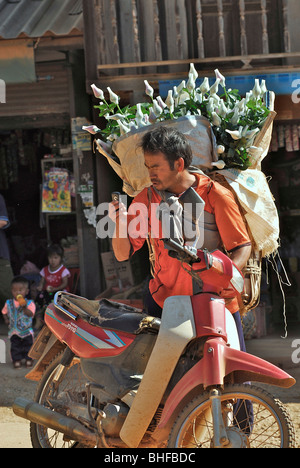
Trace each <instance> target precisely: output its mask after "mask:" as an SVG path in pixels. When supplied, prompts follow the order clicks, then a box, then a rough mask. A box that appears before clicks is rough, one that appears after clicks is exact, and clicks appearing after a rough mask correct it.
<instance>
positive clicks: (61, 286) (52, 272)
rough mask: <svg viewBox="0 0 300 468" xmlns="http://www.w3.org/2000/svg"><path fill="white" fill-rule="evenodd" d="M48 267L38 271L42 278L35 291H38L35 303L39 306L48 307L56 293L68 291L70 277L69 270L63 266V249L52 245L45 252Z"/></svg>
mask: <svg viewBox="0 0 300 468" xmlns="http://www.w3.org/2000/svg"><path fill="white" fill-rule="evenodd" d="M47 256H48V261H49V265H47V266H46V267H44V268H43V269H42V270H41V271H40V275H41V277H42V279H41V281H40V284H39V285H38V287H37V289H38V291H40V294H38V297H37V299H36V302H37V303H38V304H39V305H40V306H43V305H48V304H49V303H50V302H51V301H52V299H53V296H54V293H55V292H57V291H68V290H69V287H68V282H69V278H70V276H71V273H70V272H69V270H68V269H67V268H66V267H65V266H64V265H63V256H64V251H63V248H62V247H61V246H60V245H58V244H54V245H52V246H50V247H49V248H48V250H47Z"/></svg>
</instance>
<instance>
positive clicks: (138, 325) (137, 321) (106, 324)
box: [59, 292, 160, 334]
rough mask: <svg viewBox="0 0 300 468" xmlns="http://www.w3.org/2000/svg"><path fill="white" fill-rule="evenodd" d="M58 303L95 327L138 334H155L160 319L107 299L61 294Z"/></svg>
mask: <svg viewBox="0 0 300 468" xmlns="http://www.w3.org/2000/svg"><path fill="white" fill-rule="evenodd" d="M59 303H60V304H63V305H64V306H67V307H68V308H69V309H71V310H72V311H74V312H76V314H78V315H79V316H80V317H81V318H82V319H83V320H85V321H87V322H88V323H90V324H91V325H93V326H95V327H100V328H105V329H109V330H115V331H123V332H126V333H131V334H139V333H142V332H147V331H149V332H154V333H157V332H158V330H159V326H160V319H158V318H156V317H150V316H148V315H147V314H145V313H143V311H142V310H141V309H138V308H136V307H132V306H130V305H127V304H122V303H118V302H114V301H110V300H109V299H100V301H91V300H88V299H86V298H83V297H80V296H75V295H73V294H70V293H63V292H62V293H60V295H59Z"/></svg>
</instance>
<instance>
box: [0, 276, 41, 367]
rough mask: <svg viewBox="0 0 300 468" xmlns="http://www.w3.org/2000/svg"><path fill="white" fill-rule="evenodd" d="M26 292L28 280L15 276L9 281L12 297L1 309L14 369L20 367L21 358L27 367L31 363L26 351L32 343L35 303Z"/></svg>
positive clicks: (27, 290)
mask: <svg viewBox="0 0 300 468" xmlns="http://www.w3.org/2000/svg"><path fill="white" fill-rule="evenodd" d="M28 292H29V282H28V280H27V279H26V278H23V277H22V276H17V277H15V278H14V279H13V280H12V282H11V293H12V296H13V299H9V300H7V301H6V303H5V306H4V307H3V309H2V314H3V317H4V321H5V323H6V324H7V325H8V326H9V331H8V336H9V338H10V342H11V358H12V361H13V364H14V367H15V368H16V369H18V368H20V367H21V361H22V359H25V361H26V366H27V367H31V365H32V359H31V358H30V357H29V356H28V353H29V350H30V348H31V346H32V343H33V329H32V320H33V317H34V314H35V303H34V302H33V301H31V300H28V299H26V296H27V294H28Z"/></svg>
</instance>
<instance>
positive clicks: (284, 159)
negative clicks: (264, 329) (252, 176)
mask: <svg viewBox="0 0 300 468" xmlns="http://www.w3.org/2000/svg"><path fill="white" fill-rule="evenodd" d="M299 137H300V122H299V120H291V121H286V122H285V121H279V122H277V124H276V125H275V126H274V131H273V144H271V147H270V153H269V155H268V157H267V158H266V163H265V168H264V170H265V173H266V174H267V176H268V177H269V178H270V179H269V183H270V187H271V191H272V193H273V195H274V198H275V202H276V205H277V208H278V213H279V223H280V247H279V255H280V257H278V258H277V259H276V267H277V269H278V273H279V275H280V277H281V278H282V282H281V284H280V283H279V281H278V277H277V273H276V272H275V271H273V270H272V268H271V267H270V269H269V270H270V276H271V277H272V279H271V281H270V287H271V295H272V309H273V311H272V317H273V321H274V322H275V323H276V324H279V323H283V320H284V315H283V314H284V310H285V314H286V320H287V322H288V324H291V323H294V324H295V323H297V322H299V321H300V145H299V142H300V139H299Z"/></svg>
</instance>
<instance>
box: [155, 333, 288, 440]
mask: <svg viewBox="0 0 300 468" xmlns="http://www.w3.org/2000/svg"><path fill="white" fill-rule="evenodd" d="M229 374H231V375H232V376H233V382H234V383H243V382H247V381H256V382H264V383H267V384H270V385H276V386H278V387H284V388H289V387H291V386H292V385H294V384H295V382H296V381H295V379H294V378H293V377H292V376H290V375H289V374H287V373H286V372H285V371H283V370H282V369H280V368H278V367H276V366H275V365H274V364H271V363H269V362H267V361H265V360H264V359H261V358H259V357H257V356H253V355H252V354H248V353H245V352H244V351H240V350H238V349H233V348H231V347H228V346H226V343H225V342H224V341H223V340H220V339H219V338H212V339H210V340H207V342H206V344H205V348H204V355H203V358H202V359H201V360H200V361H199V362H198V363H197V364H196V365H195V366H194V367H192V369H190V370H189V371H188V372H187V373H186V374H185V375H184V376H183V378H182V379H181V380H180V381H179V382H178V383H177V385H176V386H175V387H174V388H173V390H172V392H171V393H170V395H169V397H168V399H167V401H166V404H165V407H164V410H163V413H162V417H161V420H160V423H159V425H158V427H157V429H156V431H155V433H154V434H153V436H154V438H156V439H164V438H165V436H166V434H167V428H168V427H169V426H170V421H173V419H174V415H175V416H176V415H177V414H178V409H182V407H183V406H185V404H187V403H188V402H189V401H190V398H189V397H190V396H191V395H193V396H195V394H197V393H196V392H195V389H196V388H197V387H198V388H199V386H203V387H204V389H205V388H207V387H211V386H216V385H223V384H224V379H225V377H226V376H229Z"/></svg>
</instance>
